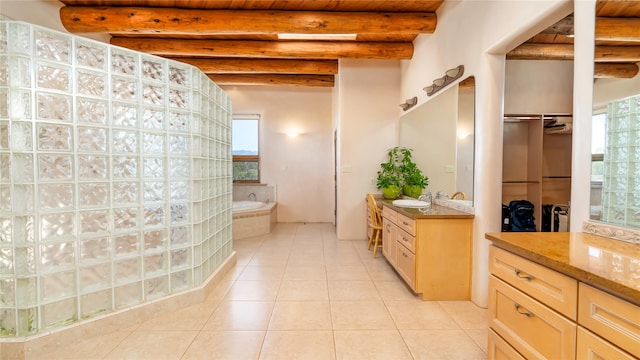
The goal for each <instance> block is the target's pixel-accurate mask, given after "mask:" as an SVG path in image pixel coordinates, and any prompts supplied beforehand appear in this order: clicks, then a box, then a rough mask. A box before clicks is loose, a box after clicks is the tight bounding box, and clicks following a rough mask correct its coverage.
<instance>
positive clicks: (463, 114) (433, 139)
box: [400, 76, 475, 205]
mask: <svg viewBox="0 0 640 360" xmlns="http://www.w3.org/2000/svg"><path fill="white" fill-rule="evenodd" d="M474 103H475V80H474V77H473V76H471V77H468V78H466V79H464V80H462V81H461V82H459V83H458V84H456V85H454V86H452V87H450V88H448V89H446V90H445V91H441V92H439V93H438V94H436V95H434V96H433V98H432V99H430V100H429V101H428V102H426V103H424V104H422V105H420V106H418V107H417V108H415V109H413V110H412V111H411V112H409V113H407V114H405V115H403V116H402V117H401V118H400V146H404V147H407V148H410V149H413V157H414V160H415V162H416V164H417V165H418V166H419V167H420V169H422V171H423V172H424V174H425V175H427V176H428V177H429V185H428V186H427V189H426V190H425V191H430V192H431V193H432V194H433V195H434V196H435V195H436V194H437V193H438V192H441V193H443V194H446V195H447V196H451V195H453V194H454V193H456V192H461V193H463V194H464V197H465V201H467V202H468V204H469V205H471V204H472V201H473V160H474V151H473V150H474V128H475V113H474V111H475V105H474ZM458 199H460V198H458Z"/></svg>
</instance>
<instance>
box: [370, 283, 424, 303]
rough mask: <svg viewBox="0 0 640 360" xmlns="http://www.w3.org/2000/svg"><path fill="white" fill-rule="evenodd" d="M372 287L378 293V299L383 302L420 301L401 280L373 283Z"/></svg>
mask: <svg viewBox="0 0 640 360" xmlns="http://www.w3.org/2000/svg"><path fill="white" fill-rule="evenodd" d="M373 283H374V285H375V286H376V289H378V292H379V293H380V297H382V299H384V300H389V301H398V300H407V301H408V300H414V301H420V302H421V301H422V300H421V299H420V296H418V295H416V294H415V293H414V292H413V291H412V290H411V289H410V288H409V286H407V284H406V283H404V281H403V280H401V279H400V278H397V279H395V280H392V281H389V280H385V281H374V282H373Z"/></svg>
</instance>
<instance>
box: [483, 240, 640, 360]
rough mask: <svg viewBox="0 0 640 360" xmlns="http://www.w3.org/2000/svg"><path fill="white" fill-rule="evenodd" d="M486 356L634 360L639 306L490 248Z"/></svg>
mask: <svg viewBox="0 0 640 360" xmlns="http://www.w3.org/2000/svg"><path fill="white" fill-rule="evenodd" d="M489 270H490V272H491V276H490V278H489V326H490V331H489V337H488V358H489V359H523V358H524V359H634V357H633V356H640V346H638V345H639V344H640V342H639V341H640V307H638V306H636V305H634V304H631V303H629V302H627V301H624V300H622V299H620V298H617V297H615V296H612V295H610V294H607V293H605V292H602V291H600V290H597V289H595V288H593V287H591V286H588V285H586V284H584V283H582V282H580V281H578V280H576V279H574V278H572V277H569V276H566V275H563V274H560V273H558V272H556V271H554V270H552V269H550V268H547V267H545V266H542V265H539V264H537V263H534V262H532V261H529V260H527V259H525V258H523V257H521V256H518V255H515V254H513V253H511V252H508V251H505V250H503V249H500V248H498V247H496V246H491V248H490V251H489Z"/></svg>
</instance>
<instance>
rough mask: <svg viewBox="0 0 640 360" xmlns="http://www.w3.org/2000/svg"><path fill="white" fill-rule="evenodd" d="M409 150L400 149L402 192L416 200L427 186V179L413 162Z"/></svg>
mask: <svg viewBox="0 0 640 360" xmlns="http://www.w3.org/2000/svg"><path fill="white" fill-rule="evenodd" d="M411 151H412V150H411V149H408V148H402V149H400V153H401V160H400V174H401V176H402V183H403V187H402V190H403V192H404V194H405V195H407V196H410V197H412V198H417V197H419V196H420V195H421V194H422V190H423V189H424V188H426V187H427V185H429V177H427V176H425V175H424V174H423V173H422V170H420V168H418V165H417V164H416V163H415V162H413V157H412V153H411Z"/></svg>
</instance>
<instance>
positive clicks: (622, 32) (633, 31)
mask: <svg viewBox="0 0 640 360" xmlns="http://www.w3.org/2000/svg"><path fill="white" fill-rule="evenodd" d="M595 39H596V40H609V41H632V42H640V18H613V17H597V18H596V30H595Z"/></svg>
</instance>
